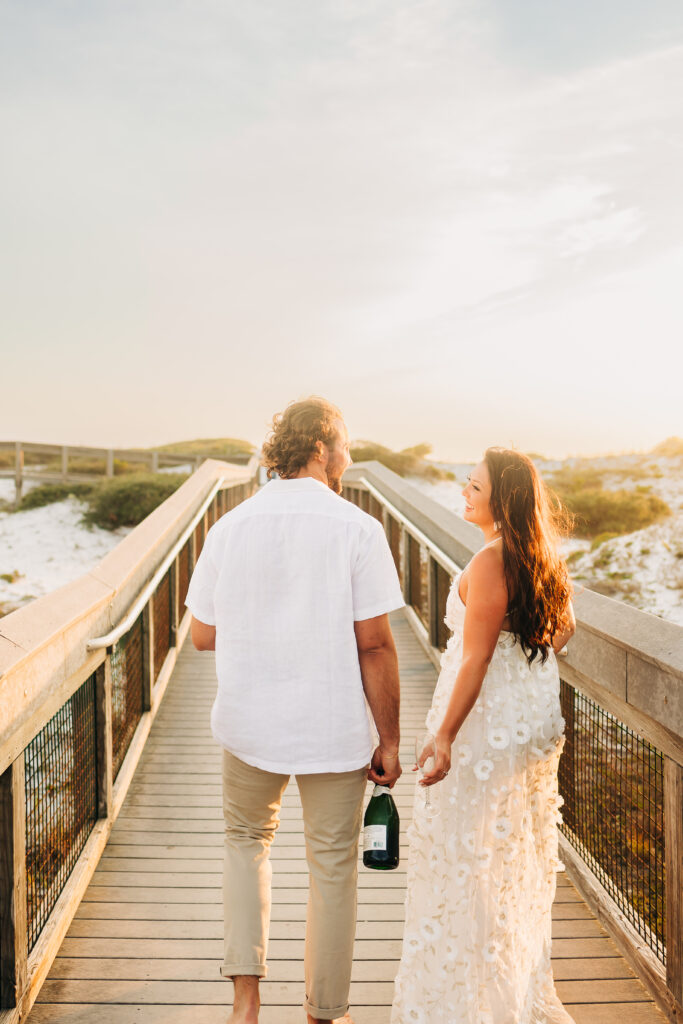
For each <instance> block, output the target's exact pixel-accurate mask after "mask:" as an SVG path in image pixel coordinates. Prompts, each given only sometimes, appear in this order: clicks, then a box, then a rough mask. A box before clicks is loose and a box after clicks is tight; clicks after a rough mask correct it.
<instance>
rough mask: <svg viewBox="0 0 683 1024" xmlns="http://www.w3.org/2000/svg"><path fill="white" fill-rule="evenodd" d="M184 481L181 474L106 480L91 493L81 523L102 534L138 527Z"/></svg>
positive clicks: (143, 475) (147, 474)
mask: <svg viewBox="0 0 683 1024" xmlns="http://www.w3.org/2000/svg"><path fill="white" fill-rule="evenodd" d="M185 480H187V477H186V476H185V475H184V474H183V473H137V474H135V475H133V476H127V477H121V478H120V479H114V480H107V481H105V482H104V483H102V484H100V486H99V487H97V489H95V490H93V492H92V494H91V495H90V498H89V500H88V505H89V508H88V511H87V512H86V514H85V516H84V517H83V519H84V521H85V522H86V523H87V524H88V525H91V526H101V527H103V528H104V529H105V530H115V529H116V528H117V527H119V526H137V524H138V523H141V522H142V520H143V519H144V518H145V517H146V516H148V515H149V514H150V512H153V511H154V509H155V508H156V507H157V506H158V505H160V504H161V503H162V501H166V498H169V497H170V496H171V495H172V494H173V492H174V491H175V490H176V489H177V488H178V487H180V485H181V484H182V483H184V481H185Z"/></svg>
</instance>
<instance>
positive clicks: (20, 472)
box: [14, 441, 24, 506]
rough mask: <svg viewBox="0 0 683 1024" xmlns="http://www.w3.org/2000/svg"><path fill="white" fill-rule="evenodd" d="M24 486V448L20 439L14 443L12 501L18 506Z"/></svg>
mask: <svg viewBox="0 0 683 1024" xmlns="http://www.w3.org/2000/svg"><path fill="white" fill-rule="evenodd" d="M23 487H24V449H23V448H22V445H21V441H16V442H15V445H14V502H15V504H16V505H17V506H18V505H19V502H20V501H21V494H22V490H23Z"/></svg>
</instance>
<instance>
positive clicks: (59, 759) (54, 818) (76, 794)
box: [24, 675, 97, 952]
mask: <svg viewBox="0 0 683 1024" xmlns="http://www.w3.org/2000/svg"><path fill="white" fill-rule="evenodd" d="M96 750H97V747H96V731H95V676H94V675H92V676H90V678H89V679H87V680H86V681H85V683H83V685H82V686H81V687H80V688H79V689H78V690H76V692H75V693H74V694H73V696H72V697H71V698H70V699H69V700H68V701H67V702H66V704H65V705H64V706H63V707H61V708H60V709H59V711H58V712H57V714H56V715H54V717H53V718H51V719H50V721H49V722H48V723H47V724H46V725H45V726H44V727H43V728H42V729H41V731H40V732H39V733H38V735H37V736H36V737H34V739H33V740H31V742H30V743H29V745H28V746H27V747H26V749H25V750H24V773H25V789H26V916H27V932H28V950H29V952H30V951H31V950H32V949H33V947H34V945H35V943H36V940H37V938H38V936H39V935H40V933H41V931H42V929H43V927H44V925H45V922H46V921H47V919H48V917H49V915H50V913H51V911H52V909H53V908H54V905H55V903H56V902H57V900H58V898H59V895H60V893H61V891H62V889H63V888H64V886H65V885H66V882H67V879H68V877H69V875H70V874H71V871H72V870H73V867H74V865H75V863H76V861H77V860H78V856H79V854H80V852H81V850H82V849H83V847H84V846H85V844H86V841H87V839H88V836H89V835H90V833H91V831H92V828H93V825H94V824H95V820H96V818H97V753H96Z"/></svg>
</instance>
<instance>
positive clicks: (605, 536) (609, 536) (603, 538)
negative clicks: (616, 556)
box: [591, 531, 620, 551]
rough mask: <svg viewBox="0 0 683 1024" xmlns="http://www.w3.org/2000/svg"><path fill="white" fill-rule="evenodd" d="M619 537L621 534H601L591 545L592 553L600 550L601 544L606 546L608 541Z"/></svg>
mask: <svg viewBox="0 0 683 1024" xmlns="http://www.w3.org/2000/svg"><path fill="white" fill-rule="evenodd" d="M619 536H620V534H618V533H610V532H609V531H607V533H599V534H598V535H597V537H595V538H594V539H593V542H592V543H591V551H595V549H596V548H599V547H600V545H601V544H605V543H607V541H608V540H614V538H615V537H619Z"/></svg>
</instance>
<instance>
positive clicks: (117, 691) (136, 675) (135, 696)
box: [111, 616, 144, 779]
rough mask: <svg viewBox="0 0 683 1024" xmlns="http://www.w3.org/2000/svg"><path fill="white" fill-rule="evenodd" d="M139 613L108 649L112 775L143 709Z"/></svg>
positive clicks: (122, 757) (116, 772) (140, 621)
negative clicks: (111, 647)
mask: <svg viewBox="0 0 683 1024" xmlns="http://www.w3.org/2000/svg"><path fill="white" fill-rule="evenodd" d="M143 672H144V669H143V644H142V616H140V617H139V618H138V619H137V621H136V622H135V624H134V625H133V626H132V627H131V629H129V630H128V632H127V633H125V634H124V635H123V636H122V637H121V639H120V640H119V641H118V643H117V644H115V645H114V648H113V650H112V652H111V724H112V774H113V777H114V779H116V776H117V775H118V773H119V770H120V768H121V765H122V764H123V759H124V758H125V756H126V753H127V751H128V747H129V746H130V743H131V740H132V739H133V735H134V733H135V730H136V728H137V725H138V722H139V721H140V719H141V718H142V710H143Z"/></svg>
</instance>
